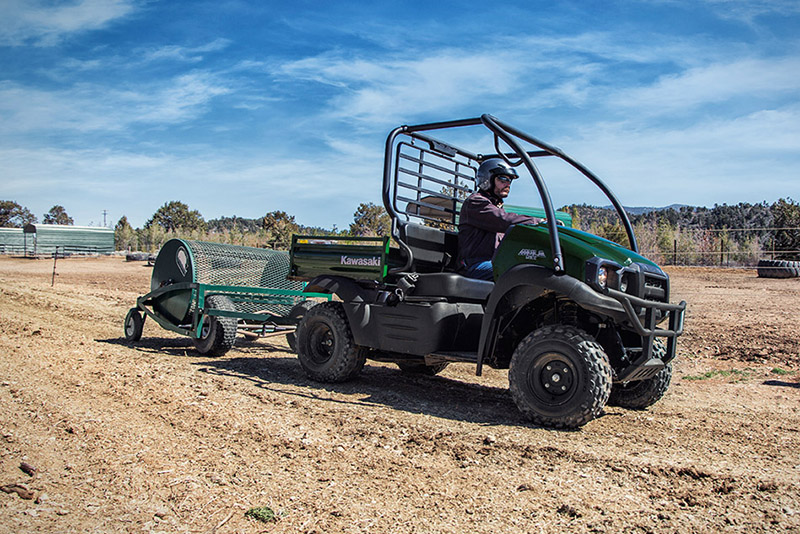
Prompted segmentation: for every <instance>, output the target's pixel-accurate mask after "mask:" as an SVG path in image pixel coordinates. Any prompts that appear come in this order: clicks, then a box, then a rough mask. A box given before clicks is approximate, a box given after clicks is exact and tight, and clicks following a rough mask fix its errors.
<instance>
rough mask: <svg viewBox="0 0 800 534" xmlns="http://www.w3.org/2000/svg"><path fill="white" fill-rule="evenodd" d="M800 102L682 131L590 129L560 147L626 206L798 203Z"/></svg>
mask: <svg viewBox="0 0 800 534" xmlns="http://www.w3.org/2000/svg"><path fill="white" fill-rule="evenodd" d="M797 139H800V104H792V105H789V106H786V107H783V108H780V109H776V110H771V111H757V112H754V113H751V114H748V115H744V116H741V117H735V118H731V119H727V118H714V119H707V120H703V121H697V122H694V123H692V124H691V125H689V126H687V127H685V128H674V129H671V128H668V127H664V126H662V127H647V128H644V127H638V128H632V127H631V124H630V123H627V122H626V123H606V124H593V125H592V127H591V129H589V128H587V129H586V131H585V133H583V134H582V135H581V136H580V137H574V138H573V139H571V140H570V139H567V140H565V141H563V143H562V144H563V148H565V149H566V150H567V152H568V153H569V154H571V155H572V156H574V157H576V158H577V159H578V160H580V161H582V162H583V163H585V164H587V166H588V167H589V168H591V169H592V170H593V171H595V172H596V173H597V174H598V175H599V176H600V177H601V178H603V179H605V180H607V181H608V183H609V184H610V185H611V187H612V189H614V190H615V191H616V193H617V194H618V195H619V196H620V198H621V200H622V201H623V202H624V203H625V204H626V205H655V206H663V205H668V204H672V203H683V204H687V203H697V204H706V205H711V204H714V203H720V204H721V203H723V202H727V203H736V202H751V203H755V202H761V201H763V200H766V201H770V202H771V201H774V200H775V199H777V198H780V197H785V196H791V197H797V196H798V193H800V181H799V180H798V178H799V177H798V171H797V169H798V168H800V153H798V149H797Z"/></svg>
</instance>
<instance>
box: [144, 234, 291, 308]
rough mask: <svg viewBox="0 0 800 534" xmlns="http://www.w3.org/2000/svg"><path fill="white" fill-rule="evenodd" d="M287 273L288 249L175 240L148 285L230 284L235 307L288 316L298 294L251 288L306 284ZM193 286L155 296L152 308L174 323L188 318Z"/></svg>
mask: <svg viewBox="0 0 800 534" xmlns="http://www.w3.org/2000/svg"><path fill="white" fill-rule="evenodd" d="M288 273H289V253H288V252H284V251H278V250H267V249H261V248H252V247H242V246H237V245H225V244H221V243H207V242H204V241H188V240H184V239H171V240H169V241H167V242H166V243H165V244H164V246H163V247H161V251H160V252H159V253H158V257H157V258H156V261H155V265H154V266H153V275H152V278H151V279H150V289H151V290H156V289H158V288H160V287H164V286H167V285H172V284H176V283H181V282H192V283H198V284H206V285H215V286H230V287H229V288H228V290H226V291H225V294H226V296H228V297H229V298H230V299H231V301H232V302H233V303H234V305H235V307H236V310H237V311H239V312H243V313H271V314H275V315H281V316H285V315H286V314H288V312H289V310H290V309H291V308H292V306H293V305H294V304H295V302H296V298H295V297H293V296H283V295H275V296H269V295H266V296H265V295H264V294H251V293H248V292H247V288H248V287H251V288H272V289H277V290H294V291H302V290H303V283H302V282H294V281H290V280H287V279H286V276H287V275H288ZM236 288H241V290H238V291H237V289H236ZM193 291H194V290H192V289H187V290H181V291H174V292H169V293H166V294H164V295H162V296H160V297H158V298H157V299H156V301H155V302H154V303H153V307H154V309H156V310H157V311H158V312H159V313H161V314H162V315H164V316H165V317H167V318H169V319H170V320H171V321H173V322H175V323H176V324H183V323H186V322H188V321H189V317H190V315H191V313H192V312H193V311H194V300H195V299H194V295H193Z"/></svg>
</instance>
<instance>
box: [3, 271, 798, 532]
mask: <svg viewBox="0 0 800 534" xmlns="http://www.w3.org/2000/svg"><path fill="white" fill-rule="evenodd" d="M52 270H53V262H52V260H23V259H14V258H8V257H0V485H1V486H5V487H6V489H7V490H8V491H11V493H0V532H3V533H6V532H8V533H22V532H25V533H29V532H58V533H70V532H81V533H83V532H198V533H220V534H222V533H233V532H246V533H250V532H269V533H290V532H291V533H323V532H343V533H355V532H371V533H390V532H397V533H439V532H442V533H458V534H462V533H465V532H469V533H483V532H486V533H516V532H520V533H523V532H524V533H535V532H553V533H555V532H558V533H561V532H609V533H618V532H631V533H634V532H636V533H639V532H658V533H662V532H676V533H685V532H718V531H725V532H747V533H753V532H800V324H799V323H800V314H799V313H798V305H799V304H800V279H789V280H769V279H759V278H757V277H756V274H755V272H754V271H747V270H717V269H692V268H680V269H678V268H674V269H670V270H669V272H670V274H671V276H672V287H673V300H674V301H678V300H681V299H683V300H686V301H687V302H688V303H689V308H688V310H689V311H688V315H687V324H686V333H685V335H684V336H683V337H682V338H681V339H680V342H679V357H678V360H677V361H676V375H675V377H674V379H673V385H672V386H671V388H670V390H669V392H668V393H667V395H666V396H665V397H664V399H662V401H661V402H659V403H658V404H656V405H655V406H653V407H651V408H650V409H648V410H646V411H639V412H636V411H628V410H623V409H620V408H612V407H609V408H607V409H606V413H605V415H604V416H603V417H601V418H599V419H597V420H595V421H593V422H591V423H589V424H588V425H586V426H585V427H583V428H582V429H580V430H578V431H568V432H567V431H554V430H546V429H542V428H537V427H534V426H532V425H530V424H528V423H526V422H525V421H524V420H523V419H522V418H521V416H520V415H519V413H518V412H517V410H516V408H515V406H514V404H513V402H512V400H511V398H510V395H509V394H508V391H507V373H506V372H505V371H497V370H488V372H486V373H485V374H484V376H483V377H475V376H474V368H473V367H471V366H466V365H461V366H458V365H451V366H450V367H449V368H448V369H446V370H445V371H444V373H442V375H440V376H437V377H414V376H408V375H405V374H402V373H400V372H399V370H398V369H397V368H396V367H394V366H391V365H383V364H374V363H368V364H367V367H365V369H364V372H363V373H362V375H361V376H360V377H359V378H358V379H357V380H355V381H353V382H349V383H346V384H341V385H322V384H318V383H314V382H312V381H310V380H308V379H307V378H306V376H305V375H304V373H303V372H302V370H301V368H300V365H299V364H298V362H297V360H296V359H295V358H294V357H293V355H292V354H291V353H289V352H287V351H288V348H287V345H286V343H285V341H284V339H283V338H270V339H264V340H259V341H256V342H251V343H240V341H241V338H240V339H239V340H237V346H236V347H235V348H234V350H232V351H231V352H229V353H228V354H227V355H226V356H224V357H222V358H219V359H211V358H203V357H199V356H198V354H197V353H196V352H194V350H193V348H192V346H191V343H190V342H189V340H188V339H187V338H183V337H180V336H176V335H173V334H171V333H169V332H167V331H165V330H163V329H161V328H160V327H158V325H156V324H154V323H153V322H152V321H148V322H147V323H146V324H145V329H144V337H143V339H142V341H141V342H139V343H137V344H135V345H129V344H128V343H126V342H125V341H124V339H123V336H122V323H123V319H124V317H125V314H126V312H127V310H128V309H129V308H130V307H131V306H132V305H133V303H134V302H135V299H136V297H137V296H139V295H142V294H144V293H146V292H147V291H148V289H149V277H150V268H148V267H146V266H145V265H143V264H142V263H126V262H125V261H124V260H123V259H120V258H100V259H97V258H95V259H67V260H59V261H58V264H57V272H58V276H57V277H56V278H55V285H54V286H53V287H51V275H52ZM26 470H27V471H28V473H26V472H25V471H26ZM14 484H19V485H17V486H14V487H13V488H10V487H9V486H10V485H14ZM23 497H29V498H23ZM265 506H268V507H270V508H271V509H272V510H273V511H274V512H275V513H276V514H277V515H276V520H274V521H271V522H266V523H265V522H260V521H258V520H256V519H253V518H251V517H247V516H246V515H245V512H246V511H248V510H249V509H251V508H255V507H265Z"/></svg>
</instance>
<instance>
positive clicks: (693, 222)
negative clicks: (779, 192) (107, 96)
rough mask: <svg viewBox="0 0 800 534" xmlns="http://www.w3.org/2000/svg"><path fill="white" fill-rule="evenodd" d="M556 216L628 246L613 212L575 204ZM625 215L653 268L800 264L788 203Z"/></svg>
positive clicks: (797, 222)
mask: <svg viewBox="0 0 800 534" xmlns="http://www.w3.org/2000/svg"><path fill="white" fill-rule="evenodd" d="M561 211H565V212H567V213H569V214H570V215H571V216H572V221H573V223H572V224H573V227H575V228H579V229H581V230H584V231H587V232H590V233H593V234H595V235H598V236H600V237H604V238H606V239H609V240H611V241H614V242H617V243H620V244H622V245H624V246H630V244H629V243H628V238H627V235H626V234H625V229H624V228H623V227H622V223H621V221H620V220H619V217H618V216H617V213H616V211H615V210H613V209H611V208H598V207H595V206H587V205H585V204H581V205H570V206H564V207H563V208H561ZM628 216H629V219H630V220H631V224H632V225H633V229H634V235H635V236H636V240H637V241H638V244H639V250H640V251H642V253H643V254H644V255H645V256H647V257H649V258H651V259H653V260H654V261H656V262H657V263H662V264H683V265H719V264H721V263H724V264H726V265H751V264H753V263H754V262H755V261H757V259H758V258H759V257H770V258H774V259H787V260H792V259H800V205H798V203H797V202H795V201H794V200H792V199H790V198H787V199H780V200H778V201H777V202H775V203H773V204H767V203H766V202H761V203H759V204H748V203H744V202H742V203H739V204H736V205H730V206H729V205H727V204H723V205H714V207H712V208H705V207H695V206H678V207H669V208H665V209H640V210H630V211H629V213H628Z"/></svg>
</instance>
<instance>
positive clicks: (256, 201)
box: [0, 148, 381, 228]
mask: <svg viewBox="0 0 800 534" xmlns="http://www.w3.org/2000/svg"><path fill="white" fill-rule="evenodd" d="M375 152H376V154H377V155H378V157H377V158H374V161H371V162H367V163H365V162H364V160H363V158H361V157H358V156H359V155H349V154H348V155H343V156H328V157H325V158H314V159H303V158H302V157H291V156H287V155H285V154H273V153H270V152H269V151H268V150H264V151H262V152H260V153H250V154H244V153H242V154H236V155H233V156H225V155H222V154H215V153H211V152H207V153H203V154H197V153H192V154H188V155H178V154H175V153H166V152H161V151H159V150H157V149H156V150H153V151H152V153H146V154H145V153H136V152H130V151H117V150H111V149H104V148H97V149H94V148H93V149H84V150H69V149H55V148H33V149H4V148H0V168H2V169H3V173H4V180H3V181H2V182H0V198H4V199H11V200H15V201H16V202H19V203H20V204H22V205H23V206H26V207H27V208H28V209H30V210H31V211H32V212H33V213H35V214H37V215H39V216H41V214H43V213H45V212H46V211H47V210H48V209H50V207H51V206H53V205H54V204H61V205H63V206H64V207H65V208H66V209H67V212H68V213H69V214H70V216H72V217H73V218H74V219H75V223H76V224H89V223H90V222H95V223H96V222H97V221H98V220H102V219H98V217H100V216H101V215H100V214H101V213H102V211H103V210H108V211H109V217H110V218H111V219H110V221H111V222H112V223H113V222H115V221H116V220H118V219H119V218H120V217H121V216H122V215H126V216H127V217H128V220H129V221H130V222H131V224H132V225H134V226H141V225H143V224H144V222H145V221H146V220H147V219H148V218H149V217H150V216H152V214H153V213H154V212H155V210H156V209H158V207H159V206H161V205H163V204H164V203H165V202H168V201H170V200H176V199H178V200H181V201H182V202H185V203H186V204H188V205H189V206H190V207H191V208H192V209H197V210H199V211H200V213H202V214H203V216H204V217H205V218H206V219H213V218H216V217H221V216H223V215H224V216H230V215H233V214H236V215H238V216H240V217H248V218H256V217H260V216H263V215H264V214H265V213H267V212H269V211H275V210H283V211H286V212H288V213H290V214H292V215H295V216H296V219H297V221H298V222H299V223H300V224H305V225H312V226H325V227H328V228H330V226H331V225H332V224H334V223H336V224H338V225H339V226H340V227H343V226H345V225H346V224H348V223H349V221H350V220H352V214H353V212H354V211H355V209H356V207H357V206H358V203H360V202H370V201H372V202H379V201H380V170H381V166H380V156H379V153H380V151H379V150H376V151H375ZM331 169H347V172H340V173H336V174H335V175H334V174H332V171H331Z"/></svg>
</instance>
